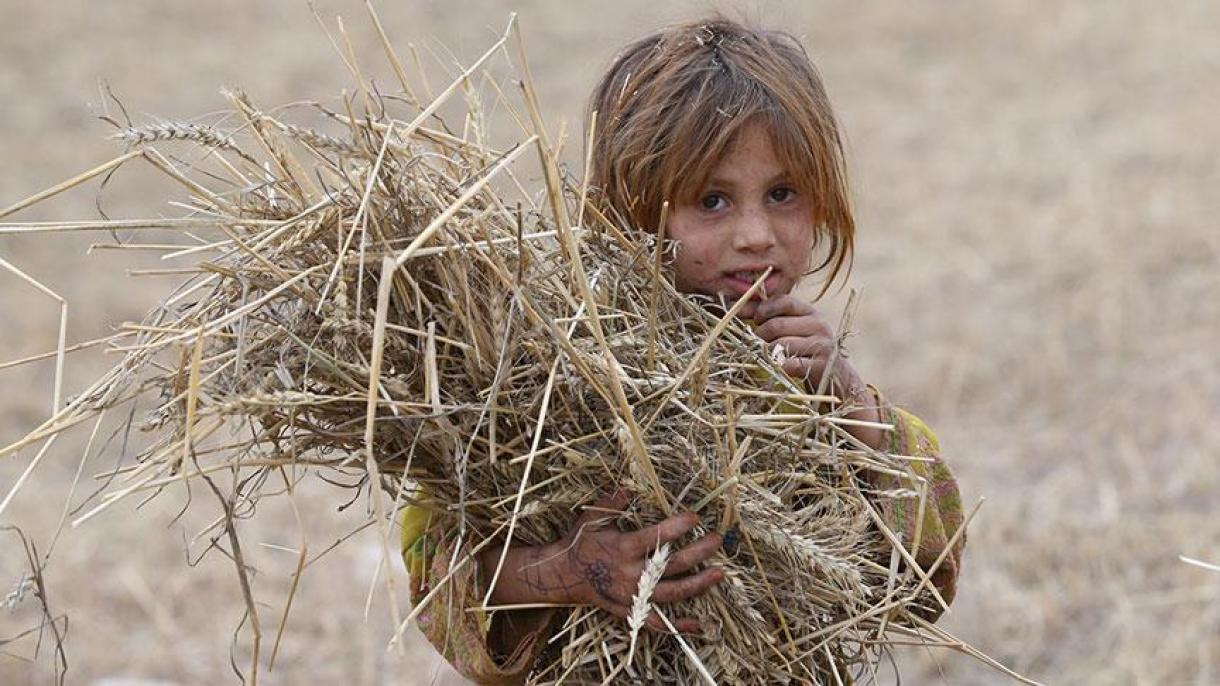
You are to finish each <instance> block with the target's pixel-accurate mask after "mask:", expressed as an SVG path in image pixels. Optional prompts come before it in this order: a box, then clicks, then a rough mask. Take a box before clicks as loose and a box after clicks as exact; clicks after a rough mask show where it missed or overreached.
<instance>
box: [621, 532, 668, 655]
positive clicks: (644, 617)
mask: <svg viewBox="0 0 1220 686" xmlns="http://www.w3.org/2000/svg"><path fill="white" fill-rule="evenodd" d="M667 564H669V544H668V543H666V544H665V545H663V546H661V547H660V548H657V552H655V553H653V554H652V557H650V558H649V559H648V564H646V565H644V571H643V573H641V574H640V585H639V586H638V587H636V591H635V595H634V596H632V598H631V614H629V615H628V616H627V626H628V627H630V628H631V647H630V648H628V650H627V661H626V663H625V664H631V659H632V658H633V657H634V656H635V642H636V638H637V637H638V636H639V635H640V629H642V628H644V622H646V621H648V614H649V613H650V612H652V592H653V591H654V590H655V589H656V587H657V584H658V583H660V582H661V576H662V575H664V574H665V565H667Z"/></svg>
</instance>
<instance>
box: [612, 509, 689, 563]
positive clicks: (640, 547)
mask: <svg viewBox="0 0 1220 686" xmlns="http://www.w3.org/2000/svg"><path fill="white" fill-rule="evenodd" d="M697 523H699V517H698V515H696V514H695V513H693V512H683V513H682V514H676V515H673V516H672V517H669V518H668V519H665V520H663V521H661V522H660V523H659V524H654V525H653V526H650V527H648V528H646V529H640V530H639V531H636V532H635V533H631V534H626V535H625V538H626V541H625V543H626V547H627V548H628V550H627V553H628V554H630V555H647V554H648V553H649V552H650V551H653V550H656V549H657V548H658V547H660V546H661V545H662V544H664V543H669V542H670V541H673V540H675V539H677V538H678V537H679V536H681V535H682V534H684V533H686V532H687V531H690V530H691V529H692V528H694V526H695V524H697Z"/></svg>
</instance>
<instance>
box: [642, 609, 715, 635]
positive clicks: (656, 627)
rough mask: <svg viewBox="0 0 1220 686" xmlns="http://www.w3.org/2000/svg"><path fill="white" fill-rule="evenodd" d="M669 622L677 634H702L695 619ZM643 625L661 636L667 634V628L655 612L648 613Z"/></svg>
mask: <svg viewBox="0 0 1220 686" xmlns="http://www.w3.org/2000/svg"><path fill="white" fill-rule="evenodd" d="M670 621H671V622H673V625H674V628H675V629H677V630H678V633H680V634H701V633H703V627H702V625H700V624H699V620H697V619H691V618H689V617H683V618H681V619H672V620H670ZM645 625H646V626H647V627H648V628H649V629H652V630H653V631H657V632H659V633H662V634H668V633H669V627H667V626H665V622H663V621H661V617H660V616H658V615H657V613H655V612H650V613H648V620H647V622H646V623H645Z"/></svg>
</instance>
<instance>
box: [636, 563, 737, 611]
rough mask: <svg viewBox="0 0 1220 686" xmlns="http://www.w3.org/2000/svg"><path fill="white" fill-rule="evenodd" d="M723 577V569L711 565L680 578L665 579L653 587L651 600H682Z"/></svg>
mask: <svg viewBox="0 0 1220 686" xmlns="http://www.w3.org/2000/svg"><path fill="white" fill-rule="evenodd" d="M723 578H724V571H723V570H721V569H719V568H717V567H712V568H710V569H705V570H703V571H702V572H699V573H698V574H692V575H691V576H687V577H683V578H681V579H671V580H670V579H667V580H665V581H662V582H661V583H659V584H657V587H656V588H655V589H653V592H652V601H653V602H655V603H672V602H674V601H678V600H684V599H686V598H690V597H691V596H696V595H699V594H700V593H703V592H704V591H706V590H707V589H709V588H711V586H712V584H714V583H716V582H717V581H720V580H721V579H723Z"/></svg>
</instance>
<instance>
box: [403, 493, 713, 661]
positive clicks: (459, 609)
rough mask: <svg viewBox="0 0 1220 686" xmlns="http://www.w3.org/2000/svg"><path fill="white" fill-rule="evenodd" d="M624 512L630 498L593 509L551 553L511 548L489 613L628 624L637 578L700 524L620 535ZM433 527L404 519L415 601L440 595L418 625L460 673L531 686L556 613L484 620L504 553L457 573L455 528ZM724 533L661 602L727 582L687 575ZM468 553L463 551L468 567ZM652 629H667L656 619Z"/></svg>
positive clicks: (691, 554)
mask: <svg viewBox="0 0 1220 686" xmlns="http://www.w3.org/2000/svg"><path fill="white" fill-rule="evenodd" d="M626 505H627V495H626V493H618V494H615V495H613V496H609V497H607V498H603V499H602V500H600V501H598V502H597V503H595V504H594V505H593V506H591V507H588V508H586V510H585V512H584V513H583V514H582V515H581V516H580V518H579V519H577V521H576V523H575V525H574V526H573V528H572V531H571V532H570V533H569V534H568V535H567V536H565V537H564V538H563V539H561V540H560V541H557V542H555V543H552V544H549V545H545V546H513V547H510V548H509V549H508V552H507V554H506V555H505V559H504V564H503V567H502V569H501V571H500V574H499V576H498V577H497V578H496V586H495V588H494V589H493V591H492V593H491V595H490V598H489V601H488V605H490V606H493V607H494V606H500V605H528V604H547V605H558V606H573V605H594V606H597V607H601V608H602V609H604V610H606V611H607V612H610V613H611V614H615V615H617V616H620V617H625V616H626V615H627V613H628V612H629V609H630V605H631V596H632V595H633V594H634V593H635V591H636V587H637V586H638V583H639V576H640V572H641V571H642V570H643V568H644V565H645V563H646V562H647V559H648V557H649V555H650V554H651V552H652V551H653V550H655V548H656V547H657V546H659V545H660V544H663V543H667V542H670V541H673V540H676V539H677V538H679V537H681V536H682V535H684V534H685V533H687V532H688V531H689V530H690V529H691V528H693V527H694V526H695V524H696V523H697V521H698V519H697V518H696V517H695V516H694V515H692V514H689V513H686V514H677V515H674V516H672V517H669V518H668V519H665V520H663V521H662V522H660V523H658V524H656V525H655V526H651V527H647V528H644V529H641V530H639V531H628V532H622V531H619V530H618V529H617V527H615V526H613V525H612V524H610V523H609V522H610V520H612V519H614V518H616V517H617V513H619V512H621V511H622V509H623V508H624V507H626ZM439 524H440V522H439V521H432V522H430V521H428V513H427V512H426V511H424V510H423V509H422V508H417V507H412V508H408V510H407V513H406V515H405V516H404V518H403V557H404V560H405V561H406V563H407V569H408V572H410V574H411V595H412V601H413V602H414V603H419V602H421V601H422V600H423V599H424V598H425V597H426V596H427V595H428V593H429V592H431V591H432V590H433V588H432V586H431V585H432V584H445V585H446V587H445V588H443V589H442V590H440V591H438V592H437V593H435V594H434V596H433V597H432V599H431V601H430V602H429V604H428V606H427V607H426V608H425V609H424V610H423V612H421V613H420V615H419V618H418V622H419V626H420V629H421V630H422V631H423V633H424V635H425V636H426V637H427V638H428V640H429V641H431V642H432V644H433V646H435V647H436V649H437V651H438V652H440V653H441V655H442V656H444V658H445V659H446V660H448V661H449V662H450V664H452V665H453V666H454V667H455V668H456V669H457V670H458V671H459V672H461V673H462V674H464V675H465V676H467V677H468V678H470V679H472V680H474V681H476V682H478V683H515V682H518V681H520V680H522V679H524V678H525V677H526V676H527V675H528V673H529V670H530V668H531V667H532V666H533V665H534V663H535V662H536V660H537V658H538V656H539V654H540V653H541V652H542V650H543V649H544V648H545V647H546V644H547V639H548V638H549V637H550V631H549V629H550V625H551V621H552V619H554V618H555V608H554V607H543V608H532V609H517V610H501V611H496V612H490V613H489V612H487V611H484V610H481V609H478V608H481V607H483V597H484V595H485V594H486V588H487V584H489V583H490V581H491V579H492V577H493V576H495V570H496V567H497V564H498V563H499V561H500V553H501V548H500V546H497V545H495V544H491V545H489V546H487V547H486V548H484V549H483V550H482V551H480V552H479V553H478V554H476V555H475V557H474V559H472V560H470V561H469V562H467V563H466V564H465V565H462V566H456V565H455V566H454V568H453V569H454V571H453V572H452V574H451V573H450V569H451V568H450V562H451V561H452V560H454V559H455V558H454V546H455V545H456V541H455V540H454V537H453V529H454V527H447V526H441V525H439ZM721 543H722V539H721V537H720V535H719V534H715V533H712V534H707V535H705V536H702V537H700V538H698V539H696V540H695V541H694V542H692V543H690V544H689V545H687V546H686V547H684V548H681V549H679V550H677V551H675V552H674V553H673V554H672V555H671V556H670V558H669V564H668V565H666V568H665V573H664V577H663V578H662V581H661V582H660V583H658V584H657V586H656V588H655V589H654V591H653V594H652V598H653V600H654V601H656V602H662V603H665V602H674V601H677V600H681V599H684V598H689V597H692V596H694V595H698V594H700V593H702V592H703V591H705V590H706V589H707V588H708V587H710V586H711V585H712V584H714V583H716V582H718V581H719V580H720V579H722V578H723V576H724V575H723V572H722V571H721V570H719V569H717V568H714V567H709V568H706V569H703V570H702V571H699V572H696V573H688V572H690V571H691V570H692V569H694V568H695V567H696V566H698V565H699V564H701V563H703V562H704V561H706V560H707V559H708V558H709V557H711V556H712V555H713V554H714V553H715V552H716V551H717V550H719V549H720V546H721ZM466 554H467V553H465V552H462V553H459V555H458V557H457V558H456V559H457V560H458V561H461V560H462V559H463V557H464V556H465V555H466ZM675 625H676V626H677V628H678V629H679V630H680V631H684V632H696V631H699V629H700V627H699V624H698V622H696V621H695V620H692V619H687V618H683V619H679V620H677V621H676V622H675ZM648 626H649V627H651V628H653V629H658V630H660V629H662V628H663V627H662V624H661V621H660V618H659V617H658V616H656V614H655V613H654V614H652V615H651V616H650V617H649V618H648Z"/></svg>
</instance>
